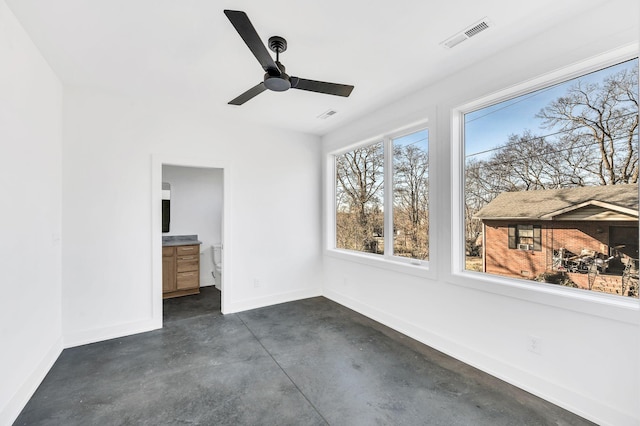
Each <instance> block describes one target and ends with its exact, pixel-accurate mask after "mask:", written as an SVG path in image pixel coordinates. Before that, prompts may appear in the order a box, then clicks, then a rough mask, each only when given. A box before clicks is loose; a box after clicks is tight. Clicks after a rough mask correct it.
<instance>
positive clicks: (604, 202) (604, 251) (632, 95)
mask: <svg viewBox="0 0 640 426" xmlns="http://www.w3.org/2000/svg"><path fill="white" fill-rule="evenodd" d="M464 153H465V154H464V159H465V181H464V212H465V218H464V228H465V229H464V236H465V269H467V270H473V271H479V272H483V273H488V274H495V275H501V276H506V277H513V278H521V279H529V280H533V281H536V282H544V283H551V284H559V285H564V286H569V287H575V288H582V289H586V290H592V291H599V292H605V293H611V294H616V295H621V296H628V297H638V258H639V255H638V174H639V169H638V60H637V59H634V60H630V61H627V62H624V63H620V64H617V65H615V66H611V67H607V68H604V69H601V70H599V71H596V72H592V73H589V74H585V75H583V76H580V77H578V78H573V79H571V80H568V81H565V82H563V83H561V84H555V85H551V86H549V87H546V88H543V89H540V90H537V91H534V92H530V93H526V94H524V95H521V96H518V97H515V98H512V99H508V100H506V101H502V102H499V103H494V104H489V105H488V106H485V107H482V108H480V109H477V110H474V111H469V112H467V113H466V114H464Z"/></svg>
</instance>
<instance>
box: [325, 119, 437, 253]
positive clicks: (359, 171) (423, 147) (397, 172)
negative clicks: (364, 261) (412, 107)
mask: <svg viewBox="0 0 640 426" xmlns="http://www.w3.org/2000/svg"><path fill="white" fill-rule="evenodd" d="M335 167H336V181H335V182H336V248H339V249H347V250H355V251H360V252H366V253H372V254H378V255H387V256H396V257H398V258H407V259H411V260H416V261H423V260H428V258H429V210H428V201H429V138H428V131H427V130H426V129H422V130H419V131H416V132H412V133H409V134H403V135H401V136H397V137H395V136H392V137H386V138H383V139H382V140H381V141H379V142H375V143H371V144H367V145H363V146H359V147H357V148H355V149H352V150H350V151H347V152H345V153H342V154H338V155H336V156H335Z"/></svg>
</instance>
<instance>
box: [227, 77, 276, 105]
mask: <svg viewBox="0 0 640 426" xmlns="http://www.w3.org/2000/svg"><path fill="white" fill-rule="evenodd" d="M265 90H267V88H266V86H265V85H264V82H260V83H259V84H257V85H255V86H253V87H252V88H251V89H249V90H247V91H246V92H244V93H243V94H242V95H240V96H238V97H237V98H235V99H233V100H232V101H230V102H229V105H242V104H243V103H245V102H247V101H248V100H251V99H253V98H254V97H256V96H258V95H259V94H260V93H262V92H264V91H265Z"/></svg>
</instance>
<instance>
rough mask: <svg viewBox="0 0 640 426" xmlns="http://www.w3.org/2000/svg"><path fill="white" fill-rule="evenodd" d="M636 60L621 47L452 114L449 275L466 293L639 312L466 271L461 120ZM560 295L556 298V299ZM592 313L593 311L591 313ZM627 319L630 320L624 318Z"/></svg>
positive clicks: (610, 301) (570, 291)
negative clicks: (545, 89)
mask: <svg viewBox="0 0 640 426" xmlns="http://www.w3.org/2000/svg"><path fill="white" fill-rule="evenodd" d="M637 57H638V45H637V44H633V45H629V46H625V47H623V48H620V49H616V50H614V51H610V52H607V53H605V54H602V55H598V56H596V57H594V58H590V59H587V60H585V61H582V62H579V63H576V64H573V65H570V66H567V67H564V68H561V69H559V70H556V71H553V72H550V73H548V74H544V75H542V76H540V77H537V78H534V79H531V80H529V81H525V82H523V83H520V84H517V85H514V86H511V87H508V88H505V89H503V90H500V91H498V92H495V93H492V94H488V95H487V96H484V97H482V98H479V99H476V100H473V101H470V102H468V103H464V104H462V105H459V106H457V107H455V108H452V110H451V142H452V143H451V190H452V196H451V212H452V224H451V225H452V229H451V237H452V244H451V259H452V262H451V267H452V270H451V275H452V281H453V282H454V283H455V284H457V285H461V286H464V287H468V288H474V289H476V290H478V291H485V292H490V293H494V294H500V295H503V296H508V297H515V298H519V299H523V300H527V301H535V302H538V303H543V304H548V305H552V306H558V307H563V308H568V307H571V306H574V308H576V309H577V310H582V309H578V308H577V305H573V302H572V301H571V300H572V299H573V300H574V301H575V302H576V303H578V301H587V302H593V303H591V306H597V305H599V306H597V307H596V308H594V309H595V310H596V311H597V312H599V314H600V315H603V316H605V317H611V316H613V317H618V315H617V314H613V313H612V311H611V309H617V308H620V307H622V308H630V310H629V311H628V312H627V313H631V312H634V313H637V311H638V309H639V308H640V300H638V299H636V298H627V297H620V296H616V295H610V294H605V293H598V292H592V291H585V290H582V289H574V288H569V287H562V286H557V285H554V284H547V283H539V282H536V283H530V282H528V281H527V280H520V279H516V278H509V277H503V276H499V275H494V274H489V273H484V272H476V271H467V270H465V244H464V182H465V180H464V172H465V161H464V160H465V151H464V115H465V114H466V113H469V112H472V111H475V110H477V109H481V108H484V107H487V106H491V105H494V104H497V103H500V102H503V101H507V100H509V99H513V98H515V97H518V96H521V95H525V94H528V93H531V92H534V91H536V90H540V89H544V88H547V87H549V86H551V85H554V84H558V83H562V82H565V81H568V80H571V79H573V78H576V77H580V76H583V75H585V74H588V73H591V72H595V71H599V70H601V69H604V68H606V67H609V66H612V65H616V64H618V63H621V62H625V61H628V60H631V59H634V58H637ZM559 296H560V297H559ZM591 313H596V312H591ZM627 319H629V318H627Z"/></svg>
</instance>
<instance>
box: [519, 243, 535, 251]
mask: <svg viewBox="0 0 640 426" xmlns="http://www.w3.org/2000/svg"><path fill="white" fill-rule="evenodd" d="M518 250H533V245H531V244H518Z"/></svg>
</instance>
